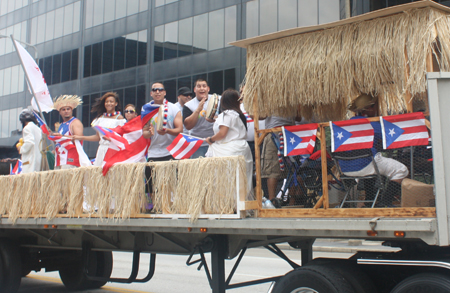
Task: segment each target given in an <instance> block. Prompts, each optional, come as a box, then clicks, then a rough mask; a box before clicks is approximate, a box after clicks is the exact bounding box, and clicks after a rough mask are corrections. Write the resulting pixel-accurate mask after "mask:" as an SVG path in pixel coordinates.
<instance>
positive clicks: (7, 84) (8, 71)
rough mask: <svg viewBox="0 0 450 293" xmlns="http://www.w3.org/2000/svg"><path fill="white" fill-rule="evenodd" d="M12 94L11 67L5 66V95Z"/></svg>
mask: <svg viewBox="0 0 450 293" xmlns="http://www.w3.org/2000/svg"><path fill="white" fill-rule="evenodd" d="M9 94H11V67H8V68H5V70H4V76H3V95H5V96H6V95H9Z"/></svg>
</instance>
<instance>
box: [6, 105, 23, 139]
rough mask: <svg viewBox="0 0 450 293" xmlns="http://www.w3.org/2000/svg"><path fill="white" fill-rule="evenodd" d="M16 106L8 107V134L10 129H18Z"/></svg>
mask: <svg viewBox="0 0 450 293" xmlns="http://www.w3.org/2000/svg"><path fill="white" fill-rule="evenodd" d="M17 112H18V108H14V109H9V131H8V136H9V135H10V134H11V132H12V131H14V130H18V128H19V127H17V125H18V124H19V118H18V117H19V114H20V113H17Z"/></svg>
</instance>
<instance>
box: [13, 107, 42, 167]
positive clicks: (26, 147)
mask: <svg viewBox="0 0 450 293" xmlns="http://www.w3.org/2000/svg"><path fill="white" fill-rule="evenodd" d="M19 120H20V122H21V123H22V126H23V130H22V135H23V144H22V145H21V144H17V150H18V151H19V154H21V155H22V164H23V167H22V174H24V173H32V172H37V171H41V160H42V155H41V151H40V148H39V146H40V142H41V139H42V131H41V129H40V128H39V127H38V126H37V121H36V117H34V114H33V111H31V110H29V109H23V110H22V112H21V113H20V115H19Z"/></svg>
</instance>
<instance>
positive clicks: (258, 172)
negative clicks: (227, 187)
mask: <svg viewBox="0 0 450 293" xmlns="http://www.w3.org/2000/svg"><path fill="white" fill-rule="evenodd" d="M253 121H254V123H253V124H254V125H255V168H256V200H257V202H258V207H259V209H262V189H261V149H260V147H259V144H260V140H259V133H258V131H259V111H258V96H257V95H256V94H255V97H254V98H253ZM261 142H262V141H261Z"/></svg>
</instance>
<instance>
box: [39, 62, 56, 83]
mask: <svg viewBox="0 0 450 293" xmlns="http://www.w3.org/2000/svg"><path fill="white" fill-rule="evenodd" d="M52 67H53V58H52V56H50V57H46V58H44V70H42V74H43V75H44V78H45V81H46V82H47V85H52Z"/></svg>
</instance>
